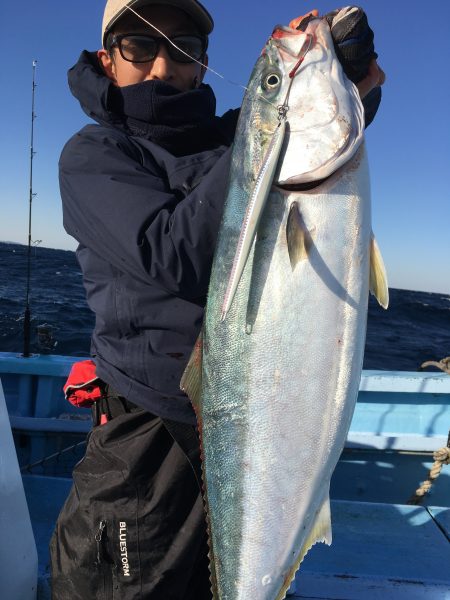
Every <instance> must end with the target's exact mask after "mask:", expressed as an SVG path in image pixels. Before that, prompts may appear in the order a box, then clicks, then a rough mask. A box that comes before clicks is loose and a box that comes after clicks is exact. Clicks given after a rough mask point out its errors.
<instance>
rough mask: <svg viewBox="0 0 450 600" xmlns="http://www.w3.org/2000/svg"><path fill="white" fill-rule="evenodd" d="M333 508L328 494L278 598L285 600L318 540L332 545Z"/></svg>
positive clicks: (278, 599)
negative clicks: (301, 565) (305, 559)
mask: <svg viewBox="0 0 450 600" xmlns="http://www.w3.org/2000/svg"><path fill="white" fill-rule="evenodd" d="M331 539H332V535H331V510H330V496H329V495H328V494H327V496H326V498H325V500H324V502H323V503H322V505H321V507H320V508H319V510H318V511H317V514H316V518H315V519H314V523H313V524H312V527H311V531H310V532H309V535H308V537H307V538H306V540H305V542H304V543H303V546H302V547H301V549H300V553H299V554H298V555H297V559H296V561H295V563H294V564H293V566H292V568H291V570H290V571H289V573H288V574H287V576H286V578H285V585H284V586H283V588H282V589H281V590H280V593H279V594H278V596H277V597H276V600H283V598H285V597H286V592H287V590H288V589H289V587H290V585H291V583H292V582H293V580H294V578H295V574H296V572H297V571H298V569H299V567H300V564H301V562H302V561H303V559H304V558H305V556H306V554H307V553H308V552H309V550H311V548H312V547H313V546H314V544H317V543H318V542H324V543H325V544H327V545H328V546H330V545H331Z"/></svg>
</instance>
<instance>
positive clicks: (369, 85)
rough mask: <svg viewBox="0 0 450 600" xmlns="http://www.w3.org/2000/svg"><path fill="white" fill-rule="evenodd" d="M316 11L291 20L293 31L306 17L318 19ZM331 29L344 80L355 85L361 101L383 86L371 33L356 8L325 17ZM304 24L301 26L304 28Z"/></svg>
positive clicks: (365, 20) (328, 14)
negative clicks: (344, 75)
mask: <svg viewBox="0 0 450 600" xmlns="http://www.w3.org/2000/svg"><path fill="white" fill-rule="evenodd" d="M318 16H319V11H318V10H317V9H314V10H311V11H310V12H308V13H306V14H305V15H302V16H301V17H297V18H296V19H293V20H292V21H291V22H290V23H289V27H291V28H292V29H300V28H301V26H302V21H304V20H305V19H308V17H318ZM325 18H326V20H327V22H328V25H329V26H330V30H331V35H332V37H333V41H334V46H335V50H336V54H337V57H338V59H339V60H340V62H341V64H342V66H343V68H344V71H345V73H346V75H347V77H348V78H349V79H350V80H351V81H353V83H355V84H356V86H357V88H358V91H359V95H360V96H361V99H363V98H365V97H366V96H367V95H368V94H369V93H370V92H371V91H372V90H373V89H374V88H376V87H379V86H382V85H383V83H384V82H385V79H386V75H385V74H384V71H383V70H382V69H381V68H380V67H379V66H378V63H377V61H376V58H377V54H376V52H375V49H374V46H373V31H372V29H371V28H370V27H369V24H368V22H367V17H366V15H365V13H364V11H363V10H362V9H361V8H358V7H357V6H348V7H346V8H342V9H337V10H334V11H332V12H330V13H327V14H326V15H325ZM306 23H307V21H305V23H304V25H306Z"/></svg>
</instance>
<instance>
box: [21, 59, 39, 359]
mask: <svg viewBox="0 0 450 600" xmlns="http://www.w3.org/2000/svg"><path fill="white" fill-rule="evenodd" d="M36 65H37V61H36V60H33V83H32V88H31V143H30V196H29V210H28V256H27V289H26V295H25V314H24V322H23V354H22V356H23V357H24V358H29V357H30V338H31V311H30V280H31V208H32V205H33V198H34V196H36V194H34V193H33V158H34V155H35V154H36V153H35V151H34V120H35V118H36V113H35V112H34V92H35V89H36Z"/></svg>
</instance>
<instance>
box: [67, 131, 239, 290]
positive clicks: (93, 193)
mask: <svg viewBox="0 0 450 600" xmlns="http://www.w3.org/2000/svg"><path fill="white" fill-rule="evenodd" d="M139 154H140V153H139V151H138V149H137V148H136V149H135V148H134V147H133V146H132V145H131V144H130V143H129V142H128V140H126V139H121V138H120V137H119V136H115V135H111V132H110V131H105V133H104V134H101V133H99V131H98V130H97V131H95V132H94V131H92V129H91V130H89V129H88V128H87V129H86V130H83V131H81V132H80V133H79V134H77V135H76V136H74V137H73V138H72V139H71V140H69V142H68V143H67V145H66V147H65V148H64V150H63V152H62V155H61V159H60V164H59V166H60V189H61V197H62V201H63V218H64V227H65V229H66V231H67V232H68V233H69V235H71V236H73V237H74V238H75V239H76V240H77V241H78V242H79V243H80V244H82V245H84V246H86V247H88V248H90V249H91V250H92V251H94V252H95V253H96V254H97V255H99V256H100V257H101V258H103V259H104V260H106V261H107V262H109V263H110V264H111V265H113V266H114V267H116V268H117V269H118V270H119V271H121V272H125V273H128V274H129V275H131V276H132V277H135V278H138V279H140V280H143V281H144V282H148V283H149V282H150V281H151V282H152V284H153V285H154V284H156V285H159V286H161V287H162V288H164V289H165V290H167V291H169V292H170V293H173V294H174V295H178V296H180V297H184V298H187V299H196V298H200V297H202V296H205V295H206V293H207V289H208V282H209V277H210V270H211V264H212V258H213V253H214V248H215V245H216V238H217V233H218V229H219V225H220V220H221V216H222V210H223V204H224V200H225V193H226V188H227V183H228V174H229V168H230V158H231V151H230V150H229V149H227V150H225V152H224V153H219V152H218V153H217V156H215V155H214V154H213V156H211V155H210V154H208V158H207V159H205V160H209V162H210V163H211V165H212V166H211V168H209V169H208V166H209V165H207V166H206V168H204V175H203V177H202V178H201V181H200V183H199V184H198V185H197V186H196V187H195V188H194V190H193V191H192V192H190V193H189V194H188V195H186V196H183V194H181V193H179V192H177V191H173V192H172V191H170V190H169V186H168V185H167V182H165V181H164V178H163V176H162V174H161V172H159V173H158V167H157V166H156V165H155V168H154V169H153V170H150V169H149V168H147V166H146V167H144V166H143V165H142V164H141V161H140V160H139ZM216 158H217V160H215V159H216ZM197 166H198V165H197ZM168 190H169V191H168Z"/></svg>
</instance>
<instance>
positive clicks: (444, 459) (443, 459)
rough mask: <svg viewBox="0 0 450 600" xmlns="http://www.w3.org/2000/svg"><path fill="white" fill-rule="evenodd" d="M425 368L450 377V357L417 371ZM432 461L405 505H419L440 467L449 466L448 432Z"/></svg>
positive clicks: (449, 434) (449, 442)
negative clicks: (442, 446)
mask: <svg viewBox="0 0 450 600" xmlns="http://www.w3.org/2000/svg"><path fill="white" fill-rule="evenodd" d="M426 367H437V368H438V369H440V370H441V371H444V373H448V375H450V356H447V357H446V358H443V359H442V360H440V361H439V362H438V361H435V360H429V361H427V362H424V363H422V364H421V366H420V369H419V371H422V370H423V369H425V368H426ZM433 459H434V463H433V466H432V467H431V469H430V472H429V474H428V479H426V480H425V481H424V482H423V483H422V485H421V486H420V487H419V488H418V489H417V490H416V491H415V492H414V494H413V495H412V496H411V498H410V499H409V500H408V502H407V504H412V505H417V504H420V503H421V502H422V501H423V499H424V497H425V494H428V492H429V491H430V490H431V487H432V485H433V483H434V482H435V481H436V479H437V478H438V477H439V475H440V474H441V471H442V467H443V466H444V465H450V431H449V432H448V438H447V446H446V447H444V448H440V449H439V450H436V452H433Z"/></svg>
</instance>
